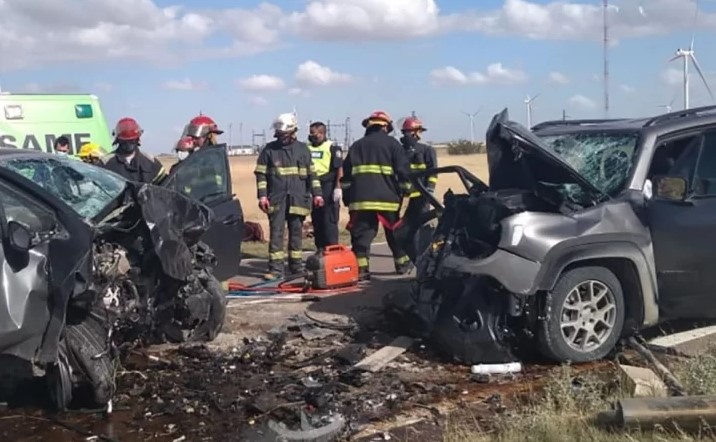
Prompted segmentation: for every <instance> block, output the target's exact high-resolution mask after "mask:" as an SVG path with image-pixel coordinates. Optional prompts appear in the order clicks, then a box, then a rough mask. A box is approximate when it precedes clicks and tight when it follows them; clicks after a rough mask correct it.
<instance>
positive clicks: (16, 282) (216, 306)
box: [0, 148, 243, 408]
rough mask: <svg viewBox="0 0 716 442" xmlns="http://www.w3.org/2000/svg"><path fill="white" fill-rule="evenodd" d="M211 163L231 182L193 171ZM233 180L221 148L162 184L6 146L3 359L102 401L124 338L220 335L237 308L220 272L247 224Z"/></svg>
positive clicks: (62, 403)
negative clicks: (229, 310) (229, 304)
mask: <svg viewBox="0 0 716 442" xmlns="http://www.w3.org/2000/svg"><path fill="white" fill-rule="evenodd" d="M212 164H213V165H214V166H216V167H214V171H215V172H216V174H217V175H221V174H223V173H224V172H225V174H224V175H221V178H222V179H223V181H222V180H219V179H217V180H214V181H213V182H214V183H215V184H216V185H215V186H213V187H212V186H209V185H208V184H207V183H206V180H195V179H194V178H193V177H194V176H196V175H197V172H198V171H199V170H202V171H203V170H204V169H206V168H207V167H208V166H210V165H212ZM222 164H223V165H224V166H226V168H225V170H224V169H222V168H221V167H222ZM222 170H223V172H222ZM213 176H214V175H212V177H213ZM202 186H203V187H202ZM188 189H191V190H192V192H188ZM221 189H224V190H226V191H228V192H229V193H228V195H221V194H220V193H221V192H219V190H221ZM230 189H231V187H230V177H229V176H228V159H227V157H226V152H225V150H223V149H220V148H207V149H202V150H201V151H199V152H197V153H196V154H195V155H192V156H191V157H190V158H188V159H186V160H185V161H183V162H182V163H180V164H178V165H177V166H176V167H174V168H173V169H172V171H171V173H170V175H169V176H168V177H167V178H166V179H165V180H164V182H162V183H161V185H149V184H140V183H132V182H129V181H127V180H125V179H124V178H122V177H120V176H119V175H116V174H114V173H112V172H109V171H107V170H105V169H101V168H98V167H96V166H93V165H89V164H85V163H83V162H80V161H76V160H74V159H71V158H69V157H63V156H57V155H51V154H45V153H41V152H37V151H28V150H15V149H0V233H1V234H2V244H1V245H0V255H2V256H0V262H1V264H2V267H1V269H2V270H1V271H2V279H1V281H2V283H1V284H2V285H1V286H0V299H1V300H2V302H1V303H0V354H1V355H2V358H3V361H4V362H3V363H2V364H0V366H2V367H3V368H6V369H7V368H8V367H10V366H16V367H18V368H17V369H15V370H13V373H12V375H28V373H33V374H37V373H38V369H40V370H41V371H44V373H45V374H46V378H47V379H48V381H49V384H50V387H51V393H52V397H53V399H54V401H55V402H56V405H58V406H59V407H60V408H66V407H67V406H69V405H70V404H71V403H73V402H77V401H75V399H78V398H81V399H78V400H82V404H83V405H85V404H86V403H87V402H89V403H92V404H95V405H96V406H99V407H103V406H107V405H108V404H111V402H110V401H111V398H112V396H113V394H114V390H115V386H114V377H115V371H116V366H117V356H118V354H119V353H120V351H122V350H123V347H127V348H126V349H127V350H129V349H131V347H133V346H134V345H136V344H152V343H159V342H184V341H211V340H213V339H214V338H215V336H216V335H217V334H218V333H219V332H220V330H221V328H222V326H223V323H224V316H225V312H226V297H225V294H224V292H223V290H222V287H221V284H220V283H219V282H218V280H217V277H216V274H215V271H216V270H220V266H221V265H222V264H221V263H220V261H219V260H223V261H225V262H224V264H223V265H224V266H225V267H226V266H236V268H238V251H239V247H240V241H241V233H242V232H241V231H240V230H239V231H238V232H235V233H233V234H231V232H230V229H231V228H239V229H240V228H242V227H243V223H242V221H243V219H242V214H241V207H240V204H239V203H238V202H232V201H229V200H232V198H231V194H230ZM177 190H179V191H177ZM186 193H191V194H192V197H193V198H190V197H189V196H187V195H186ZM201 193H203V194H205V195H207V196H208V197H209V198H208V199H207V198H202V197H201ZM227 198H228V200H227ZM202 200H203V201H202ZM212 230H215V231H216V230H218V233H215V234H214V235H213V236H212V235H211V232H212ZM222 232H223V233H222ZM227 233H229V234H231V237H228V236H227ZM234 235H236V236H234ZM222 236H223V237H222ZM217 237H218V238H220V239H221V241H222V242H224V243H227V244H229V245H231V244H232V241H235V242H236V244H235V245H236V248H235V249H233V250H232V251H231V252H232V254H231V255H229V254H226V253H225V254H224V256H221V255H219V253H215V251H216V250H214V249H213V248H212V247H211V246H213V245H214V244H215V243H216V241H215V240H214V239H215V238H217ZM205 241H210V244H209V245H207V243H206V242H205ZM212 243H214V244H212ZM217 250H221V251H225V250H228V249H226V244H218V247H217ZM217 258H218V259H217ZM226 268H227V269H228V268H229V267H226ZM21 371H24V373H20V372H21ZM5 374H6V373H5ZM28 376H29V375H28ZM21 377H22V376H21ZM16 385H20V384H16ZM16 388H17V387H16ZM85 392H86V393H88V394H84V393H85ZM3 393H5V394H9V395H12V394H13V392H12V391H9V392H8V391H4V392H3Z"/></svg>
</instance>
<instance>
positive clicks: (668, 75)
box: [661, 68, 684, 86]
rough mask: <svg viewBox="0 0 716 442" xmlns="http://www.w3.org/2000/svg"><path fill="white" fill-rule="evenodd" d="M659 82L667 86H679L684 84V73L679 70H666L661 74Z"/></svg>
mask: <svg viewBox="0 0 716 442" xmlns="http://www.w3.org/2000/svg"><path fill="white" fill-rule="evenodd" d="M661 81H662V82H664V84H666V85H668V86H679V85H682V84H684V71H682V70H681V69H675V68H668V69H666V70H665V71H664V72H662V73H661Z"/></svg>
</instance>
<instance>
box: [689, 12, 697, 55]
mask: <svg viewBox="0 0 716 442" xmlns="http://www.w3.org/2000/svg"><path fill="white" fill-rule="evenodd" d="M695 6H696V10H695V11H694V32H693V33H692V34H691V46H689V50H690V51H693V50H694V40H695V38H696V26H697V25H698V22H699V0H696V2H695Z"/></svg>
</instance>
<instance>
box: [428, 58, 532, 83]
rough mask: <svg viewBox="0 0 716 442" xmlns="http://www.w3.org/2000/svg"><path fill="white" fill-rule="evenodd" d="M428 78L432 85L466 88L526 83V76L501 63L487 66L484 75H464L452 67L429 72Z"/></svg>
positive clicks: (476, 73) (475, 73)
mask: <svg viewBox="0 0 716 442" xmlns="http://www.w3.org/2000/svg"><path fill="white" fill-rule="evenodd" d="M429 78H430V80H431V81H432V82H433V84H436V85H442V86H466V85H471V84H477V85H483V84H501V85H511V84H518V83H522V82H524V81H526V80H527V74H525V73H524V72H522V71H520V70H518V69H509V68H506V67H504V66H503V65H502V63H492V64H491V65H489V66H487V70H486V71H485V72H484V73H483V72H470V73H464V72H462V71H461V70H459V69H457V68H456V67H454V66H446V67H444V68H440V69H435V70H433V71H432V72H430V75H429Z"/></svg>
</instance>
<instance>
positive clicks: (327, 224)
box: [308, 122, 343, 254]
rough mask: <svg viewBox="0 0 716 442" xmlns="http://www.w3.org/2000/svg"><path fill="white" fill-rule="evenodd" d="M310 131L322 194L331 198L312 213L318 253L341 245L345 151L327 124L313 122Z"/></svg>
mask: <svg viewBox="0 0 716 442" xmlns="http://www.w3.org/2000/svg"><path fill="white" fill-rule="evenodd" d="M309 130H310V134H309V135H308V141H309V142H308V149H309V150H310V151H311V158H312V159H313V168H314V170H315V173H316V177H317V178H318V180H319V181H320V183H321V194H322V195H326V197H327V198H326V204H325V205H324V206H323V207H314V208H313V211H312V212H311V222H312V223H313V239H314V242H315V244H316V253H318V254H320V253H322V252H323V251H324V250H325V248H326V247H327V246H331V245H335V244H338V219H339V214H340V208H341V206H340V204H341V199H342V198H343V191H342V190H341V187H340V182H339V180H340V179H341V177H342V176H343V169H342V167H341V166H342V163H343V152H342V150H341V147H340V146H338V145H337V144H333V143H332V142H331V140H327V139H326V125H325V124H324V123H322V122H315V123H312V124H311V126H310V128H309ZM329 196H331V198H328V197H329Z"/></svg>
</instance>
